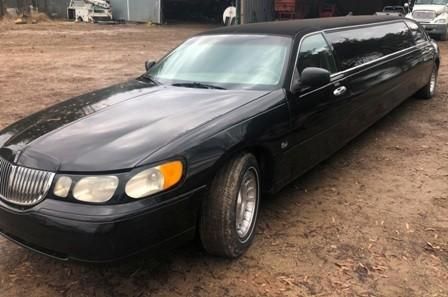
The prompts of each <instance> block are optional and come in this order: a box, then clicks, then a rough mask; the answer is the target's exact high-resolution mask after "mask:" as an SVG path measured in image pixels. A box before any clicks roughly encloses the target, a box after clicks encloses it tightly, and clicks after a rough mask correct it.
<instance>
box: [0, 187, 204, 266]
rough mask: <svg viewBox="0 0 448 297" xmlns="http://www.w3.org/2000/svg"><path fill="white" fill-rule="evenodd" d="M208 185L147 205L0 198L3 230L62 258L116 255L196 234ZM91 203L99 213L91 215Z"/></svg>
mask: <svg viewBox="0 0 448 297" xmlns="http://www.w3.org/2000/svg"><path fill="white" fill-rule="evenodd" d="M204 191H205V188H199V189H197V190H195V191H192V192H189V193H188V194H185V195H182V196H179V197H175V198H173V199H169V200H167V201H166V203H163V204H159V205H151V206H149V207H145V206H144V203H142V202H143V200H142V201H141V202H140V201H139V202H135V203H128V204H122V205H108V206H97V205H93V206H92V205H85V204H75V203H68V202H61V201H56V200H51V199H46V200H44V201H43V202H42V203H40V204H38V205H37V206H35V207H33V208H32V209H29V210H26V211H18V210H16V209H14V208H11V207H9V206H8V205H6V204H4V203H3V202H0V234H3V235H4V236H5V237H7V238H9V239H11V240H13V241H15V242H16V243H18V244H20V245H22V246H25V247H27V248H29V249H32V250H35V251H37V252H40V253H43V254H45V255H48V256H51V257H55V258H58V259H63V260H68V259H72V260H77V261H87V262H109V261H114V260H118V259H120V258H124V257H127V256H130V255H133V254H136V253H138V252H141V251H144V250H148V249H156V248H158V247H160V245H163V246H165V245H177V244H180V243H183V242H185V241H187V240H189V239H192V238H193V237H194V234H195V227H196V222H197V214H198V210H199V206H200V201H201V197H202V195H203V192H204ZM92 208H95V210H96V211H95V213H96V214H97V215H91V214H92ZM86 213H90V215H84V214H86Z"/></svg>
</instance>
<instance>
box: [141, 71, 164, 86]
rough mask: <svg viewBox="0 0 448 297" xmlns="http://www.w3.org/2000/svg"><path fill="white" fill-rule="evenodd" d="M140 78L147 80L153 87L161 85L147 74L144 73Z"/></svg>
mask: <svg viewBox="0 0 448 297" xmlns="http://www.w3.org/2000/svg"><path fill="white" fill-rule="evenodd" d="M141 78H144V79H146V80H149V81H150V82H152V83H153V84H155V85H161V83H160V82H159V81H158V80H156V79H155V78H154V77H152V76H151V75H149V74H148V73H145V74H143V75H142V76H141Z"/></svg>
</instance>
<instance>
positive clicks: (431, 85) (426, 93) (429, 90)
mask: <svg viewBox="0 0 448 297" xmlns="http://www.w3.org/2000/svg"><path fill="white" fill-rule="evenodd" d="M438 74H439V68H438V67H437V65H434V66H433V68H432V73H431V77H430V79H429V82H428V84H427V85H426V86H424V87H423V89H421V90H420V91H418V93H417V97H418V98H421V99H426V100H428V99H431V98H432V97H434V95H435V93H436V89H437V78H438Z"/></svg>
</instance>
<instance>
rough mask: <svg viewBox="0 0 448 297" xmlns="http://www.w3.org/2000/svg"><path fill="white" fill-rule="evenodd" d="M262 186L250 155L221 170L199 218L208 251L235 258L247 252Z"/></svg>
mask: <svg viewBox="0 0 448 297" xmlns="http://www.w3.org/2000/svg"><path fill="white" fill-rule="evenodd" d="M260 189H261V187H260V171H259V167H258V163H257V160H256V158H255V157H254V156H253V155H251V154H244V155H242V156H239V157H237V158H235V159H233V160H232V161H230V163H229V164H227V166H225V167H224V168H223V169H221V170H220V172H219V173H218V174H217V175H216V177H215V178H214V181H213V182H212V185H211V188H210V191H209V195H208V197H207V198H206V200H205V201H204V204H203V209H202V215H201V221H200V237H201V242H202V245H203V247H204V248H205V250H206V251H207V252H208V253H210V254H213V255H216V256H221V257H226V258H232V259H234V258H238V257H240V256H241V255H243V254H244V253H245V252H246V250H247V249H248V248H249V246H250V245H251V243H252V241H253V239H254V237H255V227H256V224H257V218H258V207H259V204H260Z"/></svg>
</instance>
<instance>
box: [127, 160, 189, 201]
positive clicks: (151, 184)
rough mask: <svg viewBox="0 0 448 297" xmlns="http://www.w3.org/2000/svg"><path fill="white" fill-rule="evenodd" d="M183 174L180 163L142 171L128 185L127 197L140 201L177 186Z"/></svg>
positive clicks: (175, 162) (170, 163)
mask: <svg viewBox="0 0 448 297" xmlns="http://www.w3.org/2000/svg"><path fill="white" fill-rule="evenodd" d="M182 174H183V165H182V162H180V161H174V162H169V163H165V164H162V165H160V166H157V167H153V168H150V169H146V170H143V171H141V172H140V173H138V174H136V175H135V176H134V177H132V178H131V179H130V180H129V181H128V183H127V184H126V189H125V190H126V195H128V196H129V197H131V198H134V199H140V198H144V197H148V196H149V195H153V194H155V193H158V192H161V191H164V190H167V189H169V188H171V187H173V186H175V185H176V184H177V183H178V182H179V181H180V180H181V179H182Z"/></svg>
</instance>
